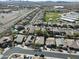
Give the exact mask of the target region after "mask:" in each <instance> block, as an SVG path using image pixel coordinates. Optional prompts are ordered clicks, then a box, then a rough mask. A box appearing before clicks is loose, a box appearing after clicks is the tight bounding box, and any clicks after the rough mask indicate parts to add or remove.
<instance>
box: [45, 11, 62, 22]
mask: <svg viewBox="0 0 79 59" xmlns="http://www.w3.org/2000/svg"><path fill="white" fill-rule="evenodd" d="M60 16H61V15H60V13H59V12H46V14H45V21H46V22H49V21H51V22H57V21H58V19H59V18H60Z"/></svg>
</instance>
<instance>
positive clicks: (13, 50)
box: [2, 47, 79, 59]
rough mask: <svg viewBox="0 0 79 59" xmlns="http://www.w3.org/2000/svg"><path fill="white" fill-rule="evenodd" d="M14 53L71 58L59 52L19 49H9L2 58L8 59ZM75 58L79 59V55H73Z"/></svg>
mask: <svg viewBox="0 0 79 59" xmlns="http://www.w3.org/2000/svg"><path fill="white" fill-rule="evenodd" d="M13 53H22V54H30V55H34V54H36V53H37V54H38V55H40V54H44V55H45V56H47V57H56V58H63V59H67V57H68V56H70V54H64V53H62V52H61V53H58V52H47V51H42V52H39V51H38V52H37V51H34V50H28V49H22V48H19V47H15V48H12V49H9V50H8V51H7V52H5V53H4V54H3V55H4V56H3V57H2V59H8V57H9V56H10V55H11V54H13ZM71 56H73V57H74V58H75V59H79V55H71Z"/></svg>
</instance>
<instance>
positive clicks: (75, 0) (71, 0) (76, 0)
mask: <svg viewBox="0 0 79 59" xmlns="http://www.w3.org/2000/svg"><path fill="white" fill-rule="evenodd" d="M0 1H6V0H0ZM7 1H9V0H7ZM12 1H14V0H12ZM17 1H19V0H17ZM21 1H27V0H21ZM28 1H70V2H79V0H28Z"/></svg>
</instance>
